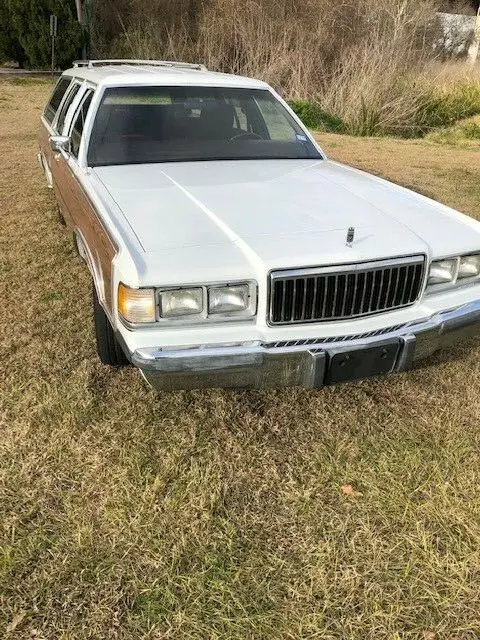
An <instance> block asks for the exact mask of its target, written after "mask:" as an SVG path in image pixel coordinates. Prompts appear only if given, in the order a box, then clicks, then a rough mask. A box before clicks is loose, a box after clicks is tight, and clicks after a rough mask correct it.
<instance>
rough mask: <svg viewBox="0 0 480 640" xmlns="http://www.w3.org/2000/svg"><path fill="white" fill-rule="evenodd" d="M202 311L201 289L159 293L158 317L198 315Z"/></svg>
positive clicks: (171, 290)
mask: <svg viewBox="0 0 480 640" xmlns="http://www.w3.org/2000/svg"><path fill="white" fill-rule="evenodd" d="M202 311H203V289H202V288H201V287H195V288H194V289H169V290H167V291H162V292H161V293H160V316H161V317H162V318H174V317H176V316H188V315H198V314H200V313H202Z"/></svg>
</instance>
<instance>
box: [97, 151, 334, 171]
mask: <svg viewBox="0 0 480 640" xmlns="http://www.w3.org/2000/svg"><path fill="white" fill-rule="evenodd" d="M245 160H249V161H251V160H255V161H258V162H261V161H262V160H299V161H303V162H305V161H309V160H314V161H317V160H325V158H324V156H322V155H321V154H320V153H319V154H318V156H309V157H305V158H299V157H298V156H262V157H259V156H242V157H237V156H225V157H220V158H212V157H210V156H205V157H203V158H198V157H196V158H174V159H168V160H134V161H130V162H98V163H97V162H95V163H92V164H89V165H88V166H89V167H90V168H91V169H95V168H96V167H127V166H129V165H133V164H170V163H172V162H175V163H177V162H223V161H226V162H231V161H236V162H237V161H238V162H243V161H245Z"/></svg>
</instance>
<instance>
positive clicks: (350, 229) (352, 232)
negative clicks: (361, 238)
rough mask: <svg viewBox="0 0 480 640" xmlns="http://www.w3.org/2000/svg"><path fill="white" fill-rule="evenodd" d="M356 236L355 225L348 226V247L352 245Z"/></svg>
mask: <svg viewBox="0 0 480 640" xmlns="http://www.w3.org/2000/svg"><path fill="white" fill-rule="evenodd" d="M354 237H355V227H348V231H347V241H346V243H345V244H346V245H347V247H351V246H352V244H353V239H354Z"/></svg>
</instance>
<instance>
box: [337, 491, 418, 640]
mask: <svg viewBox="0 0 480 640" xmlns="http://www.w3.org/2000/svg"><path fill="white" fill-rule="evenodd" d="M340 491H341V492H342V493H343V494H344V495H345V496H352V498H359V497H360V496H362V495H363V494H362V493H360V491H354V489H353V487H352V485H351V484H342V486H341V487H340ZM427 640H428V639H427Z"/></svg>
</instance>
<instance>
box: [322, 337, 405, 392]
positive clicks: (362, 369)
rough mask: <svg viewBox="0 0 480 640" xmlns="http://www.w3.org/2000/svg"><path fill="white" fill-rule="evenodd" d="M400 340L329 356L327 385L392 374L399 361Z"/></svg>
mask: <svg viewBox="0 0 480 640" xmlns="http://www.w3.org/2000/svg"><path fill="white" fill-rule="evenodd" d="M399 350H400V340H399V339H395V340H388V341H387V340H386V341H385V342H383V343H382V344H380V345H378V344H377V345H375V346H374V347H363V348H358V349H351V350H348V351H341V352H338V353H334V354H331V355H330V356H329V363H328V369H327V375H326V377H325V384H338V383H340V382H348V381H350V380H360V379H362V378H369V377H370V376H379V375H384V374H386V373H390V372H391V371H392V369H393V367H394V366H395V363H396V361H397V357H398V352H399Z"/></svg>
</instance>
